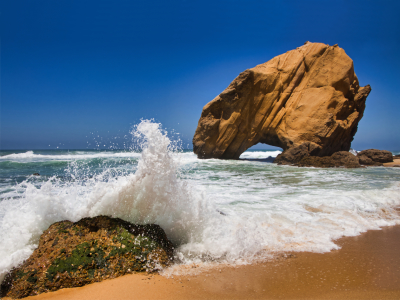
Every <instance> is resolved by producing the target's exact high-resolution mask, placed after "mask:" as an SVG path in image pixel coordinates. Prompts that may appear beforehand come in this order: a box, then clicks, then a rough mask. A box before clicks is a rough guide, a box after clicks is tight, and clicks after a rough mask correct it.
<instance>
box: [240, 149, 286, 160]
mask: <svg viewBox="0 0 400 300" xmlns="http://www.w3.org/2000/svg"><path fill="white" fill-rule="evenodd" d="M281 153H282V151H279V150H276V151H246V152H243V153H242V155H240V159H266V158H268V157H273V158H275V157H277V156H278V155H279V154H281Z"/></svg>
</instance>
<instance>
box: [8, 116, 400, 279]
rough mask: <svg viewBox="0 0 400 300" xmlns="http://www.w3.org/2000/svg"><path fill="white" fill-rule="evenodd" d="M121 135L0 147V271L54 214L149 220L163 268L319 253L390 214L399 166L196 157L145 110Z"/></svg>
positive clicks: (257, 154)
mask: <svg viewBox="0 0 400 300" xmlns="http://www.w3.org/2000/svg"><path fill="white" fill-rule="evenodd" d="M132 137H133V144H132V145H136V146H135V147H132V148H131V149H124V150H108V151H105V150H103V151H100V150H74V151H67V150H46V151H45V150H43V151H1V152H0V235H1V237H0V280H2V279H3V277H4V275H5V274H6V272H7V271H8V270H10V269H11V268H12V267H15V266H17V265H18V264H20V263H21V262H23V261H24V260H25V259H26V258H28V257H29V255H30V254H31V253H32V252H33V250H34V249H35V248H36V247H37V245H38V240H39V237H40V235H41V234H42V233H43V232H44V231H45V230H46V229H47V228H48V227H49V226H50V225H51V224H52V223H54V222H57V221H61V220H70V221H78V220H79V219H81V218H83V217H93V216H97V215H108V216H112V217H118V218H122V219H124V220H127V221H130V222H132V223H138V224H149V223H156V224H159V225H160V226H161V227H162V228H163V229H164V230H165V232H166V234H167V236H168V238H169V239H170V240H171V241H172V242H173V243H174V245H175V246H176V249H175V265H174V266H173V267H171V268H170V269H168V270H166V271H165V274H174V273H182V270H183V271H184V270H186V269H190V268H185V267H188V266H191V265H196V266H201V265H203V266H215V265H218V264H221V263H229V264H234V265H235V264H245V263H251V262H254V261H256V260H263V259H267V258H270V257H271V255H273V254H276V253H281V252H285V251H314V252H326V251H330V250H332V249H338V246H337V245H336V244H335V240H336V239H338V238H340V237H342V236H355V235H358V234H360V233H361V232H364V231H366V230H369V229H379V228H381V227H382V226H390V225H395V224H400V216H399V213H398V211H397V210H396V208H397V207H398V206H399V205H400V193H399V192H400V168H399V169H397V168H384V167H368V168H360V169H344V168H332V169H317V168H298V167H290V166H278V165H275V164H272V163H270V161H271V160H272V159H273V157H276V156H277V155H278V154H279V153H280V151H267V150H263V151H246V152H244V153H243V154H242V155H241V157H240V159H239V160H216V159H209V160H199V159H197V157H196V155H195V154H194V153H193V152H192V151H191V150H182V149H180V147H179V141H171V140H170V139H169V138H168V135H167V133H166V132H165V131H163V130H162V129H161V125H160V124H157V123H154V122H152V121H149V120H145V121H142V122H141V123H140V124H138V125H137V126H135V128H134V129H133V130H132ZM138 145H139V147H137V146H138ZM33 173H39V174H40V175H39V176H35V175H32V174H33Z"/></svg>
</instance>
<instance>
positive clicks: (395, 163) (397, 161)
mask: <svg viewBox="0 0 400 300" xmlns="http://www.w3.org/2000/svg"><path fill="white" fill-rule="evenodd" d="M383 165H384V166H385V167H400V159H393V162H390V163H384V164H383Z"/></svg>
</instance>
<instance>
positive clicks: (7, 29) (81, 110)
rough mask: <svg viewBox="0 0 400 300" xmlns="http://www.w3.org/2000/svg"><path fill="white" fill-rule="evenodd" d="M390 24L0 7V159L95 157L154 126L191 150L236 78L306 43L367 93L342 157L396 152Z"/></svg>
mask: <svg viewBox="0 0 400 300" xmlns="http://www.w3.org/2000/svg"><path fill="white" fill-rule="evenodd" d="M399 12H400V1H397V0H395V1H385V0H381V1H368V0H363V1H351V0H345V1H325V0H318V1H307V0H302V1H298V0H296V1H282V0H277V1H261V0H257V1H255V0H246V1H235V0H226V1H222V0H213V1H207V0H205V1H194V0H187V1H185V0H180V1H135V0H131V1H118V0H114V1H102V0H96V1H90V0H79V1H76V0H57V1H54V0H49V1H45V0H35V1H28V0H13V1H1V4H0V14H1V15H0V22H1V107H0V111H1V120H0V122H1V123H0V126H1V132H0V133H1V146H0V147H1V149H54V148H56V147H60V148H64V149H65V148H70V149H73V148H75V149H76V148H86V147H87V146H88V142H89V143H90V146H89V148H94V147H95V143H94V142H93V141H94V140H93V139H94V137H95V136H96V139H97V142H100V141H101V144H105V145H106V148H107V147H108V146H109V142H110V141H111V140H117V141H121V139H120V137H123V136H124V135H125V134H127V133H128V132H129V129H130V128H131V126H132V125H134V124H137V123H138V122H139V121H140V119H141V118H154V119H155V120H156V121H158V122H161V123H162V124H163V127H165V128H167V129H168V130H172V129H174V130H175V131H176V132H179V133H180V134H181V137H182V139H183V142H184V143H183V144H184V146H185V147H186V145H187V144H189V148H191V147H192V145H191V139H192V137H193V134H194V131H195V129H196V126H197V122H198V119H199V117H200V114H201V110H202V108H203V106H204V105H205V104H206V103H208V102H209V101H211V100H212V99H213V98H214V97H215V96H217V95H218V94H219V93H220V92H222V91H223V90H224V89H225V88H226V87H227V86H228V85H229V83H230V82H231V81H232V80H233V79H234V78H235V77H236V76H237V75H238V74H239V73H240V72H242V71H244V70H245V69H248V68H252V67H254V66H255V65H257V64H260V63H264V62H266V61H268V60H269V59H271V58H273V57H274V56H276V55H279V54H282V53H284V52H286V51H289V50H292V49H295V48H296V47H299V46H301V45H303V44H304V42H306V41H311V42H322V43H326V44H329V45H334V44H339V46H340V47H342V48H343V49H344V50H345V51H346V53H347V54H348V55H349V56H350V57H351V58H352V59H353V61H354V65H355V71H356V74H357V76H358V78H359V81H360V85H362V86H364V85H366V84H370V85H371V87H372V92H371V94H370V95H369V97H368V99H367V103H366V104H367V107H366V110H365V113H364V118H363V119H362V120H361V122H360V123H359V129H358V133H357V134H356V136H355V140H354V141H353V145H352V146H353V148H355V149H359V150H362V149H367V148H378V149H388V150H397V149H400V130H399V129H400V115H399V113H400V101H399V83H400V71H399V70H400V17H399ZM97 136H99V137H98V138H97ZM115 138H116V139H115ZM102 139H103V140H102ZM49 145H50V146H49ZM102 147H104V146H102Z"/></svg>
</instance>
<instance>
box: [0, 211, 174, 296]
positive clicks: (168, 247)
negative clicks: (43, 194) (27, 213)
mask: <svg viewBox="0 0 400 300" xmlns="http://www.w3.org/2000/svg"><path fill="white" fill-rule="evenodd" d="M172 255H173V246H172V244H171V242H170V241H169V240H168V239H167V236H166V235H165V233H164V231H163V230H162V229H161V227H160V226H158V225H154V224H152V225H134V224H130V223H128V222H125V221H123V220H121V219H114V218H109V217H106V216H100V217H95V218H85V219H82V220H80V221H79V222H76V223H72V222H70V221H62V222H58V223H54V224H53V225H51V226H50V227H49V228H48V229H47V230H46V231H45V232H44V233H43V234H42V236H41V237H40V241H39V247H38V248H37V249H36V250H35V251H34V252H33V253H32V255H31V256H30V258H29V259H28V260H26V261H25V262H24V263H23V264H22V265H21V266H19V267H18V268H15V269H13V270H12V271H11V272H10V273H9V274H8V275H7V276H6V278H5V279H4V281H3V283H2V284H1V288H0V297H5V296H7V297H11V298H22V297H26V296H33V295H36V294H40V293H43V292H47V291H55V290H58V289H61V288H68V287H76V286H83V285H85V284H89V283H92V282H97V281H102V280H104V279H107V278H115V277H118V276H121V275H124V274H127V273H132V272H134V271H150V272H151V271H155V270H158V269H160V268H163V267H165V266H168V265H169V264H170V262H171V260H172Z"/></svg>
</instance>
